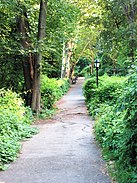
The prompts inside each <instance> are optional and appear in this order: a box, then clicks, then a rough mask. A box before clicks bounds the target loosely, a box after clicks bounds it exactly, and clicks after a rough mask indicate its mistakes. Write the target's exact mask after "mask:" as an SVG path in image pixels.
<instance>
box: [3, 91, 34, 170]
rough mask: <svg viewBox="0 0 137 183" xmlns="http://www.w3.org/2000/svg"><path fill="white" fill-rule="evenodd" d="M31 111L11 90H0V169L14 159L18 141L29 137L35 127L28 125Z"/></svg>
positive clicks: (18, 147)
mask: <svg viewBox="0 0 137 183" xmlns="http://www.w3.org/2000/svg"><path fill="white" fill-rule="evenodd" d="M31 122H32V113H31V110H30V109H29V108H26V107H24V102H23V100H22V99H21V98H20V97H19V96H18V95H17V94H16V93H14V92H12V91H11V90H7V91H5V90H4V89H1V90H0V169H3V168H4V166H3V165H4V164H5V163H8V162H10V161H13V160H15V158H16V156H17V153H18V152H19V150H20V147H21V146H20V143H19V141H20V140H21V139H24V138H28V137H31V136H32V135H33V134H35V133H36V131H37V130H36V129H35V128H32V127H30V124H31Z"/></svg>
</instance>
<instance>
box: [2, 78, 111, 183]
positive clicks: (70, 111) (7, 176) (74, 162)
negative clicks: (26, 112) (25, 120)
mask: <svg viewBox="0 0 137 183" xmlns="http://www.w3.org/2000/svg"><path fill="white" fill-rule="evenodd" d="M83 82H84V80H83V79H82V78H80V79H79V80H78V83H77V84H76V85H72V87H71V89H70V91H69V92H68V93H67V94H66V95H65V96H64V97H63V98H62V99H61V100H60V101H59V102H57V106H58V108H59V111H58V113H57V114H56V115H55V116H54V117H53V118H52V119H51V120H48V121H47V120H45V121H43V123H39V124H37V126H38V127H39V129H40V133H39V134H37V135H36V136H34V137H33V138H32V139H30V140H29V141H26V142H24V143H23V148H22V151H21V154H20V157H19V158H18V160H17V161H16V162H15V163H12V164H11V165H10V167H9V169H8V170H7V171H5V172H0V182H5V183H110V182H111V181H110V179H109V177H108V175H107V173H106V170H105V164H104V162H103V160H102V159H101V154H100V152H99V150H98V147H97V146H96V143H95V140H94V135H93V121H92V120H91V119H90V117H89V116H88V115H87V110H86V106H85V102H84V97H83V95H82V83H83Z"/></svg>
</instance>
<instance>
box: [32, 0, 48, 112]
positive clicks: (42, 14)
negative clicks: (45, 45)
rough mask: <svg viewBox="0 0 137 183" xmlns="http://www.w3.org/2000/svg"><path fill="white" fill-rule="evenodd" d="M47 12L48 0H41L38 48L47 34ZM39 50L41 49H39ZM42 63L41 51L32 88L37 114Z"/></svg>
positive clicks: (33, 103) (35, 61)
mask: <svg viewBox="0 0 137 183" xmlns="http://www.w3.org/2000/svg"><path fill="white" fill-rule="evenodd" d="M46 12H47V0H41V2H40V13H39V24H38V37H37V39H38V46H40V44H41V43H42V42H43V40H44V37H45V32H46ZM38 49H39V48H38ZM41 61H42V53H41V52H40V50H39V51H38V52H37V53H36V54H35V59H34V78H33V86H32V103H31V107H32V110H33V111H35V112H36V113H37V114H38V113H39V112H40V99H41V93H40V70H41V68H40V66H41Z"/></svg>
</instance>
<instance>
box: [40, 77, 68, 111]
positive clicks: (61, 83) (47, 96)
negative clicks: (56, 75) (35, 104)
mask: <svg viewBox="0 0 137 183" xmlns="http://www.w3.org/2000/svg"><path fill="white" fill-rule="evenodd" d="M68 88H69V82H68V80H67V79H59V80H57V79H49V78H48V77H47V76H42V84H41V96H42V104H43V109H44V110H47V109H48V110H49V109H52V108H53V106H54V103H55V102H56V101H57V100H58V99H59V98H61V96H62V95H63V94H64V93H65V92H67V91H68Z"/></svg>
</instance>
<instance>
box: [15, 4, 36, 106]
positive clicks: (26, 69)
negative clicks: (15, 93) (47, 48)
mask: <svg viewBox="0 0 137 183" xmlns="http://www.w3.org/2000/svg"><path fill="white" fill-rule="evenodd" d="M22 9H23V13H22V14H21V15H19V16H18V17H17V30H18V32H19V34H20V37H21V38H20V42H21V45H22V47H23V48H24V50H25V51H27V50H28V49H30V47H31V44H30V40H29V37H28V32H29V23H28V18H27V13H26V9H25V7H22ZM22 60H23V61H22V66H23V73H24V80H25V90H26V93H27V94H25V100H26V105H29V106H30V105H31V98H32V91H31V89H32V79H33V66H32V65H33V59H32V54H31V53H30V54H27V53H26V54H25V56H23V59H22Z"/></svg>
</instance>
